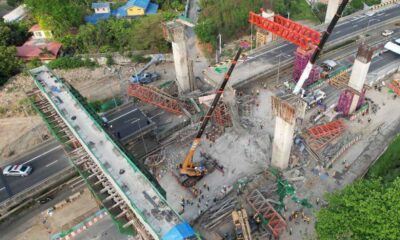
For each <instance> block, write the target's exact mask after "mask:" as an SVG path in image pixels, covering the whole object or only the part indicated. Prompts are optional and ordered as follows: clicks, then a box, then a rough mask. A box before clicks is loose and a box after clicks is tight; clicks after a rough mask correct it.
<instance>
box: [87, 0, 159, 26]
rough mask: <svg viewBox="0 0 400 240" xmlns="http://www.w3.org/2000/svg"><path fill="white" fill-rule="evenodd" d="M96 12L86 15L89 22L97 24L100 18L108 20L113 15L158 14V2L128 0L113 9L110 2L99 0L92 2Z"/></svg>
mask: <svg viewBox="0 0 400 240" xmlns="http://www.w3.org/2000/svg"><path fill="white" fill-rule="evenodd" d="M92 8H93V9H94V11H95V13H94V14H92V15H90V16H87V17H85V21H86V22H87V23H92V24H96V23H97V22H98V21H100V20H107V19H108V18H110V17H111V16H113V17H117V18H122V17H139V16H144V15H151V14H156V13H157V11H158V4H156V3H152V2H150V0H128V1H127V2H126V4H125V5H123V6H121V7H119V8H117V9H114V10H111V9H110V3H105V2H99V3H92Z"/></svg>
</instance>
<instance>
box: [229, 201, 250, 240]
mask: <svg viewBox="0 0 400 240" xmlns="http://www.w3.org/2000/svg"><path fill="white" fill-rule="evenodd" d="M232 219H233V224H234V225H235V233H236V239H237V240H251V229H250V224H249V219H248V217H247V212H246V209H244V208H242V209H241V210H235V211H233V212H232Z"/></svg>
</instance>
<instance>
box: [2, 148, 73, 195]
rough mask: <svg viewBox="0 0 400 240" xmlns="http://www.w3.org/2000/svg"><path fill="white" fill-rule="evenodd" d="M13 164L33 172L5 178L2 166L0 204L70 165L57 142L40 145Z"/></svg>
mask: <svg viewBox="0 0 400 240" xmlns="http://www.w3.org/2000/svg"><path fill="white" fill-rule="evenodd" d="M13 164H27V165H30V166H32V168H33V172H32V173H31V174H30V175H29V176H27V177H6V176H4V175H3V170H2V169H3V167H4V166H2V167H1V174H0V202H2V201H4V200H6V199H7V198H9V197H12V196H13V195H15V194H17V193H19V192H21V191H23V190H25V189H27V188H29V187H32V186H34V185H36V184H37V183H39V182H41V181H43V180H44V179H46V178H48V177H50V176H52V175H53V174H56V173H58V172H59V171H61V170H62V169H65V168H67V167H68V166H69V165H70V163H69V160H68V159H67V158H66V156H65V155H64V151H63V149H62V147H61V146H60V145H59V144H58V143H57V142H51V143H49V144H45V145H42V146H40V147H38V148H36V149H35V150H34V151H32V152H30V153H28V154H26V155H25V156H23V157H21V158H19V159H18V160H16V161H15V162H13Z"/></svg>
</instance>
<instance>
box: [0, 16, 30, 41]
mask: <svg viewBox="0 0 400 240" xmlns="http://www.w3.org/2000/svg"><path fill="white" fill-rule="evenodd" d="M29 37H30V33H29V32H28V27H27V26H26V25H25V24H23V23H5V22H4V21H3V20H1V21H0V45H3V46H21V45H22V44H23V43H24V42H25V41H26V40H27V39H28V38H29Z"/></svg>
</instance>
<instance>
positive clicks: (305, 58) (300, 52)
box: [292, 47, 320, 87]
mask: <svg viewBox="0 0 400 240" xmlns="http://www.w3.org/2000/svg"><path fill="white" fill-rule="evenodd" d="M313 52H314V48H310V49H308V50H304V49H302V48H300V47H299V48H297V50H296V52H295V60H294V67H293V75H292V77H293V81H295V82H297V81H298V80H299V79H300V76H301V74H302V73H303V70H304V68H305V67H306V65H307V63H308V62H309V60H310V58H311V55H312V53H313ZM319 78H320V68H319V66H318V65H316V64H315V65H314V66H313V68H312V69H311V72H310V75H309V77H308V79H307V80H306V82H305V83H304V85H303V86H304V87H307V86H309V85H311V84H313V83H315V82H317V81H318V80H319Z"/></svg>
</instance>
